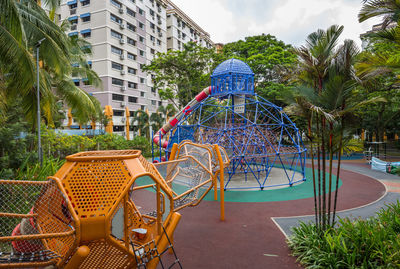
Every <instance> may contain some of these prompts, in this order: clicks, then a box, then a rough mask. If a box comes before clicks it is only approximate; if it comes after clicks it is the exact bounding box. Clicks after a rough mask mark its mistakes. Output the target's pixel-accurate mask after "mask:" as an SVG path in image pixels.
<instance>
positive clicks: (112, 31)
mask: <svg viewBox="0 0 400 269" xmlns="http://www.w3.org/2000/svg"><path fill="white" fill-rule="evenodd" d="M111 36H112V37H115V38H118V39H121V38H122V34H120V33H118V32H116V31H114V30H111Z"/></svg>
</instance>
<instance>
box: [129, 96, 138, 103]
mask: <svg viewBox="0 0 400 269" xmlns="http://www.w3.org/2000/svg"><path fill="white" fill-rule="evenodd" d="M128 102H129V103H137V97H133V96H128Z"/></svg>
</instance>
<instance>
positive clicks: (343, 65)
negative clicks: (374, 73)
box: [288, 25, 377, 230]
mask: <svg viewBox="0 0 400 269" xmlns="http://www.w3.org/2000/svg"><path fill="white" fill-rule="evenodd" d="M342 31H343V27H342V26H341V27H339V26H336V25H333V26H331V27H329V28H328V29H327V30H326V31H324V30H318V31H316V32H314V33H312V34H310V35H309V36H308V37H307V39H306V45H305V46H302V47H300V48H296V49H294V52H295V53H296V54H297V55H298V58H299V68H298V69H297V71H296V73H295V74H296V75H295V80H296V81H297V82H300V85H301V86H299V87H298V88H297V93H296V95H295V96H294V103H293V104H292V106H291V107H289V108H288V110H290V109H292V111H297V113H300V114H302V115H303V117H304V118H306V120H307V123H308V132H307V135H308V138H309V140H310V154H311V165H312V170H313V187H314V210H315V221H316V225H317V227H319V228H320V229H322V230H324V229H326V228H327V227H329V226H333V225H334V223H335V213H336V205H337V192H338V183H339V180H338V179H339V176H340V163H341V152H342V148H343V139H344V138H343V137H344V131H345V129H346V121H347V120H348V116H349V114H351V113H353V112H354V110H355V109H356V107H359V106H361V105H365V104H366V103H370V102H373V101H377V100H376V99H375V100H368V101H365V102H359V103H351V102H350V97H351V94H352V92H353V90H354V88H355V86H356V85H357V78H356V76H355V71H354V68H353V64H354V61H355V57H356V56H357V54H358V49H357V46H356V45H355V43H354V42H353V41H351V40H345V41H344V43H343V44H342V45H340V46H338V44H337V43H338V38H339V36H340V34H341V33H342ZM315 151H316V153H315ZM335 152H338V164H337V179H336V182H335V183H333V181H332V180H333V177H332V174H333V161H332V160H333V155H334V153H335ZM315 154H316V155H317V159H316V162H317V173H315V172H314V171H315V161H314V156H315ZM327 157H328V162H329V163H328V166H327V160H326V159H327ZM326 172H329V175H328V178H327V176H326ZM332 184H335V185H336V191H335V195H334V199H333V200H334V201H333V206H332V203H331V202H332V187H333V185H332ZM327 188H328V190H327ZM332 213H333V215H332ZM331 215H332V218H331Z"/></svg>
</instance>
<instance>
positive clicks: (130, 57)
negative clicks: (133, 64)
mask: <svg viewBox="0 0 400 269" xmlns="http://www.w3.org/2000/svg"><path fill="white" fill-rule="evenodd" d="M128 59H131V60H134V61H136V55H135V54H132V53H129V52H128Z"/></svg>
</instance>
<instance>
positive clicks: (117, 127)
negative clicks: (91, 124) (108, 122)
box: [113, 125, 125, 132]
mask: <svg viewBox="0 0 400 269" xmlns="http://www.w3.org/2000/svg"><path fill="white" fill-rule="evenodd" d="M123 131H125V126H124V125H114V126H113V132H123Z"/></svg>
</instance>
